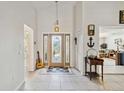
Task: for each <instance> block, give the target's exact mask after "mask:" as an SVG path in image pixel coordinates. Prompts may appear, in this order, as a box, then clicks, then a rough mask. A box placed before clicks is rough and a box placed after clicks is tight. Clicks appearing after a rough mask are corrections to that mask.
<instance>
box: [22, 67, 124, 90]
mask: <svg viewBox="0 0 124 93" xmlns="http://www.w3.org/2000/svg"><path fill="white" fill-rule="evenodd" d="M71 70H72V72H73V73H74V74H73V75H57V74H56V75H55V74H54V75H52V74H50V75H48V74H43V75H41V74H39V72H40V71H41V72H42V71H43V72H44V71H45V69H41V70H38V71H36V72H32V73H29V76H28V78H27V79H26V83H25V85H24V86H23V87H24V88H22V89H20V90H25V91H53V90H54V91H60V90H63V91H94V90H95V91H97V90H98V91H101V90H124V75H104V81H101V79H100V78H97V79H93V80H91V81H90V80H89V78H88V77H87V76H82V75H80V73H79V72H78V71H77V70H75V69H74V68H73V69H71ZM46 73H47V72H46Z"/></svg>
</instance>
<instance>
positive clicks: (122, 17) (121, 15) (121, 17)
mask: <svg viewBox="0 0 124 93" xmlns="http://www.w3.org/2000/svg"><path fill="white" fill-rule="evenodd" d="M119 23H120V24H124V10H120V12H119Z"/></svg>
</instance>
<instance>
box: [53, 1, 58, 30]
mask: <svg viewBox="0 0 124 93" xmlns="http://www.w3.org/2000/svg"><path fill="white" fill-rule="evenodd" d="M55 3H56V24H55V27H54V31H55V32H59V20H58V1H55Z"/></svg>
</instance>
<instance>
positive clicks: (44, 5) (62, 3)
mask: <svg viewBox="0 0 124 93" xmlns="http://www.w3.org/2000/svg"><path fill="white" fill-rule="evenodd" d="M75 3H76V1H59V2H58V6H74V5H75ZM31 4H32V5H33V6H34V7H35V8H39V9H45V8H48V7H52V6H55V4H56V3H55V1H31Z"/></svg>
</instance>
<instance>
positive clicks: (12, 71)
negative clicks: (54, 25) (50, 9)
mask: <svg viewBox="0 0 124 93" xmlns="http://www.w3.org/2000/svg"><path fill="white" fill-rule="evenodd" d="M34 16H35V14H34V11H33V9H31V8H30V6H29V5H28V4H26V3H25V4H24V3H23V2H22V3H19V2H0V56H1V58H0V73H1V76H0V90H14V89H16V87H17V86H18V85H19V84H20V83H21V82H23V81H24V44H23V41H24V34H23V32H24V24H27V25H29V26H30V27H31V28H32V29H34V31H35V23H34V22H35V19H34Z"/></svg>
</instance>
